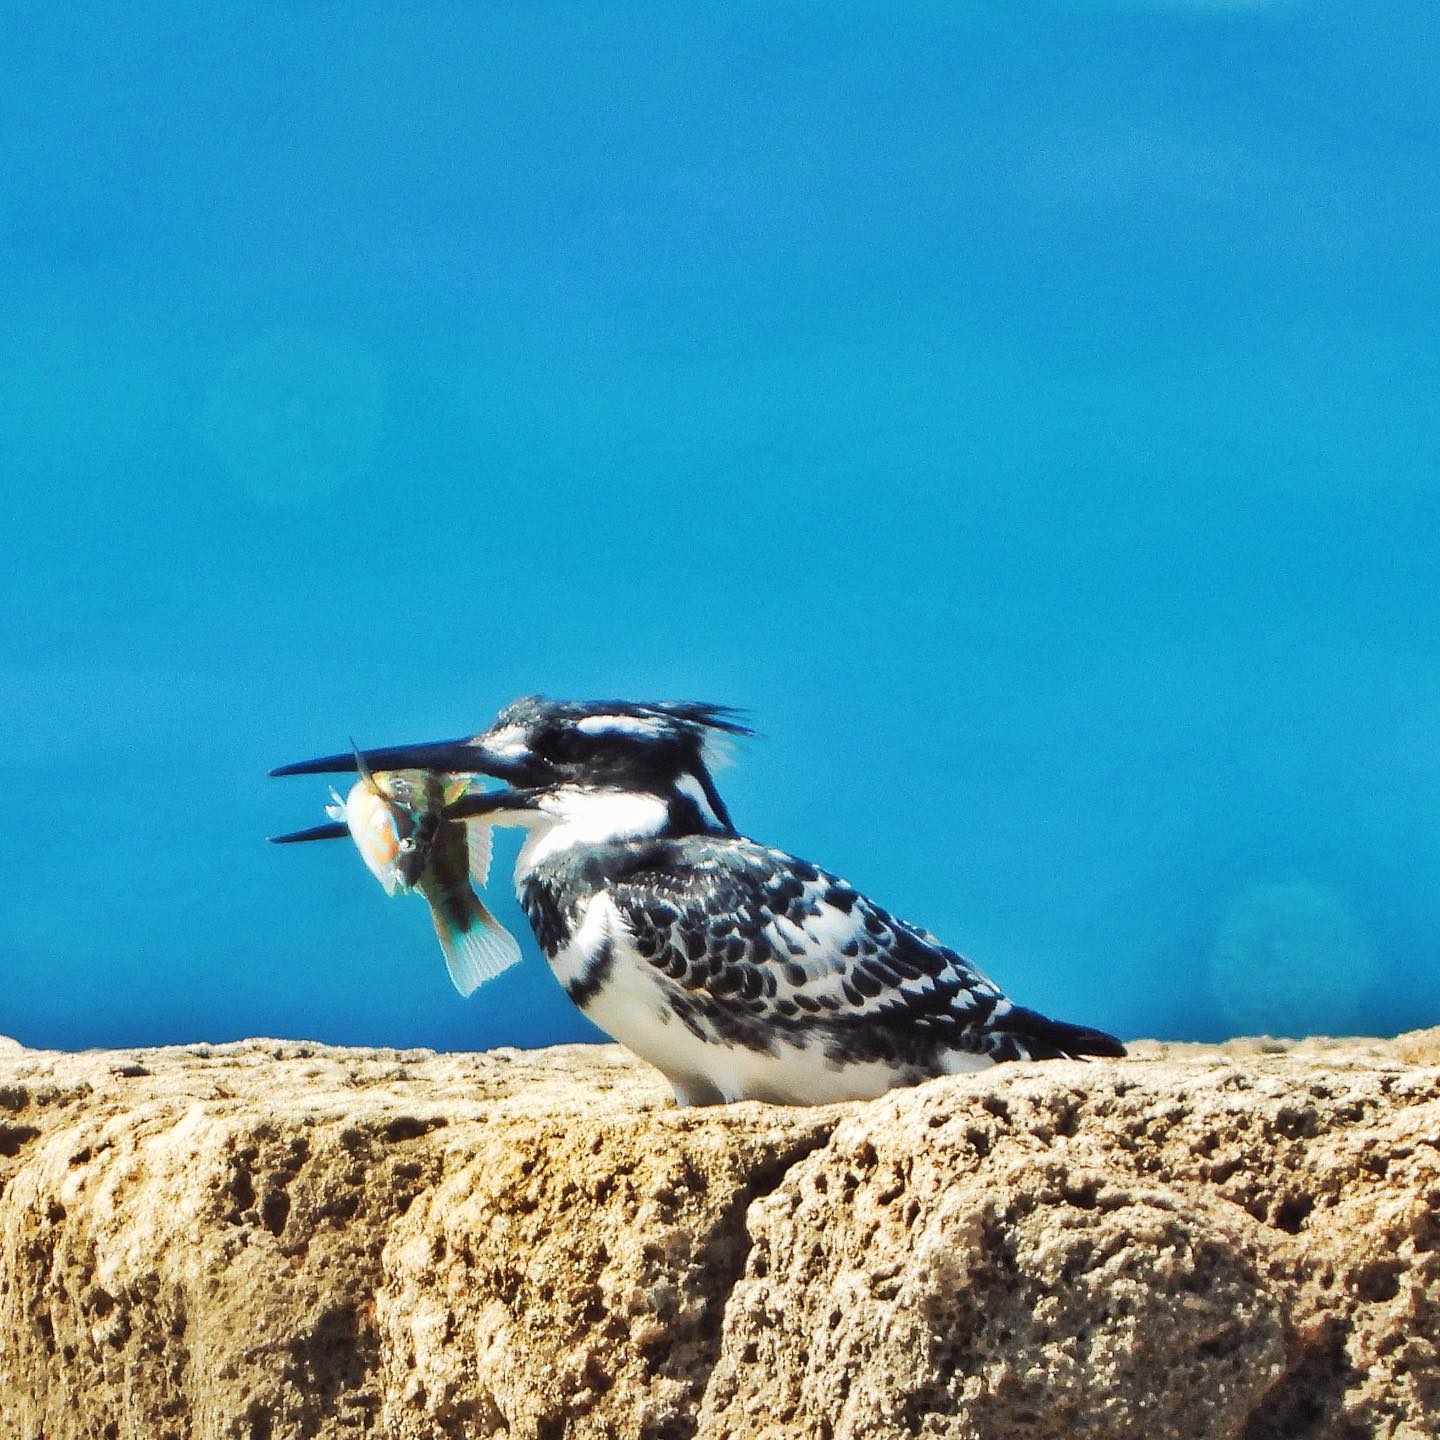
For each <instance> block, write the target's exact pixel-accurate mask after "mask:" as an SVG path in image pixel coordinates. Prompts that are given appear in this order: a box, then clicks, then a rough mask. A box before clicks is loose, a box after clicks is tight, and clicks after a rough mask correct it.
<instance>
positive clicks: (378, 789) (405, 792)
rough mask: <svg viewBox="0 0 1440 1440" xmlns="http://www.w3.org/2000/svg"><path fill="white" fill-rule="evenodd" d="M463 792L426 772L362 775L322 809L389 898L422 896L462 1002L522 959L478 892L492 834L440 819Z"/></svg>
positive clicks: (458, 784)
mask: <svg viewBox="0 0 1440 1440" xmlns="http://www.w3.org/2000/svg"><path fill="white" fill-rule="evenodd" d="M467 785H468V782H467V781H464V780H453V779H448V778H446V777H443V776H440V775H436V774H434V773H432V772H431V771H428V770H390V771H377V772H376V773H374V774H370V773H368V772H366V771H364V770H362V772H361V776H360V779H359V780H357V781H356V782H355V784H354V786H352V787H351V790H350V793H349V794H348V795H347V796H346V797H345V798H344V799H343V800H342V799H341V798H340V797H339V796H338V795H336V796H335V803H334V804H333V805H330V806H328V807H327V813H328V814H329V815H330V817H331V818H332V819H334V820H340V821H343V822H344V823H345V825H346V826H347V827H348V829H349V831H350V836H351V838H352V839H353V840H354V842H355V846H356V848H357V849H358V850H359V851H360V856H361V859H363V860H364V862H365V864H366V867H367V868H368V869H369V871H370V873H371V874H372V875H374V876H375V878H376V879H377V880H378V881H379V882H380V884H381V885H382V886H383V887H384V890H385V893H386V894H387V895H395V894H403V893H406V892H409V891H418V892H419V893H420V894H421V895H423V896H424V897H425V899H426V901H427V902H428V903H429V906H430V918H431V919H432V920H433V921H434V922H435V934H436V935H437V936H438V937H439V940H440V948H441V950H442V951H443V952H444V954H445V966H446V968H447V969H448V970H449V972H450V979H451V980H452V981H453V982H454V985H455V988H456V989H457V990H458V991H459V992H460V993H461V994H462V995H469V994H471V993H472V992H473V991H474V990H475V989H476V988H477V987H478V986H480V985H482V984H483V983H484V982H485V981H486V980H491V979H494V977H495V976H496V975H499V974H500V973H501V972H502V971H505V970H508V969H509V968H510V967H511V966H512V965H514V964H515V963H516V962H517V961H518V960H519V959H520V947H519V946H518V945H517V944H516V943H515V937H514V936H513V935H511V934H510V932H509V931H508V930H506V929H505V927H504V926H503V925H501V923H500V922H499V921H498V920H497V919H496V918H495V917H494V915H492V914H491V913H490V911H489V910H488V909H487V908H486V907H485V905H484V903H483V902H482V901H481V899H480V897H479V896H478V895H477V894H476V893H475V892H476V890H477V889H484V887H485V881H486V879H487V878H488V875H489V871H490V827H489V826H488V825H483V824H481V823H479V822H478V821H460V820H450V819H447V818H446V816H445V807H446V805H448V804H451V803H453V802H454V801H455V800H458V799H459V798H460V796H461V795H462V794H464V793H465V790H466V788H467Z"/></svg>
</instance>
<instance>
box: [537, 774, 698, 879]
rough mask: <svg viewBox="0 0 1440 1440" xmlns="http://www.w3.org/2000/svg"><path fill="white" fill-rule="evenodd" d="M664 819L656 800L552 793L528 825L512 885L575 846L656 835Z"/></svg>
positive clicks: (630, 793) (624, 794)
mask: <svg viewBox="0 0 1440 1440" xmlns="http://www.w3.org/2000/svg"><path fill="white" fill-rule="evenodd" d="M669 818H670V807H669V806H668V805H667V804H666V803H665V801H664V800H662V799H661V798H660V796H658V795H646V794H644V793H642V792H640V791H637V790H590V789H584V788H582V787H580V786H564V787H562V788H561V789H558V790H552V791H550V792H549V793H548V794H546V795H545V796H543V797H542V798H541V800H540V809H539V811H538V812H536V813H534V815H533V817H532V818H531V820H530V824H529V830H530V833H529V834H528V835H527V836H526V837H525V843H524V845H522V846H521V847H520V857H519V859H518V860H517V861H516V862H515V879H516V882H517V883H519V882H520V881H521V879H522V877H523V876H525V875H526V874H528V873H529V872H530V871H531V870H533V869H534V868H535V867H536V866H537V865H539V864H541V863H543V862H544V861H545V860H548V859H550V858H551V857H552V856H555V855H559V854H561V853H562V852H563V851H566V850H570V849H573V848H574V847H576V846H579V845H585V846H589V845H605V844H608V843H610V842H611V841H615V840H640V839H643V838H644V837H645V836H647V835H658V834H659V833H660V832H661V831H662V830H663V829H664V828H665V825H666V822H667V821H668V820H669Z"/></svg>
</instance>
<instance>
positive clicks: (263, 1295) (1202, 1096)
mask: <svg viewBox="0 0 1440 1440" xmlns="http://www.w3.org/2000/svg"><path fill="white" fill-rule="evenodd" d="M1437 1347H1440V1031H1429V1032H1423V1033H1421V1034H1417V1035H1411V1036H1405V1037H1401V1039H1399V1040H1397V1041H1390V1042H1382V1041H1346V1042H1309V1043H1306V1044H1302V1045H1296V1046H1287V1045H1284V1044H1280V1043H1275V1042H1264V1041H1253V1042H1236V1043H1234V1044H1232V1045H1229V1046H1225V1047H1218V1048H1206V1047H1195V1046H1162V1045H1154V1044H1150V1045H1142V1046H1139V1047H1137V1054H1136V1055H1135V1057H1134V1058H1133V1059H1131V1060H1128V1061H1125V1062H1123V1063H1117V1064H1110V1063H1104V1064H1099V1063H1097V1064H1089V1065H1085V1064H1070V1063H1065V1064H1059V1063H1055V1064H1044V1065H1035V1066H1020V1065H1014V1066H1005V1067H1002V1068H1001V1069H998V1070H996V1071H994V1072H992V1073H990V1074H987V1075H982V1076H971V1077H959V1078H955V1079H949V1080H940V1081H935V1082H932V1083H930V1084H928V1085H924V1086H920V1087H918V1088H917V1089H914V1090H909V1091H902V1092H896V1093H894V1094H892V1095H890V1096H887V1097H885V1098H883V1099H881V1100H878V1101H874V1102H872V1103H869V1104H860V1105H844V1106H834V1107H830V1108H827V1109H821V1110H793V1109H783V1108H774V1107H767V1106H764V1105H755V1104H747V1105H737V1106H731V1107H728V1108H721V1109H714V1110H704V1111H695V1110H689V1111H678V1110H675V1109H674V1108H673V1107H672V1106H671V1104H670V1102H669V1100H668V1098H667V1094H666V1091H665V1089H664V1088H663V1087H662V1086H661V1085H660V1084H659V1083H657V1081H656V1079H655V1078H654V1077H653V1075H652V1073H651V1072H649V1071H648V1070H647V1069H645V1067H643V1066H640V1065H638V1064H636V1063H634V1062H632V1061H630V1060H628V1059H627V1058H626V1057H625V1056H624V1054H623V1052H621V1051H619V1050H618V1049H615V1048H613V1047H566V1048H562V1049H556V1050H549V1051H539V1052H530V1053H522V1052H516V1051H496V1052H491V1053H489V1054H483V1055H442V1056H437V1055H433V1054H430V1053H428V1052H399V1051H377V1050H334V1049H327V1048H323V1047H320V1046H314V1045H301V1044H294V1043H290V1042H269V1041H253V1042H247V1043H244V1044H238V1045H222V1046H213V1047H206V1046H197V1047H193V1048H175V1049H165V1050H145V1051H126V1052H92V1053H87V1054H80V1055H68V1054H52V1053H48V1052H37V1051H29V1050H24V1049H22V1048H20V1047H19V1046H16V1045H14V1044H13V1043H11V1042H0V1440H10V1437H15V1440H72V1437H76V1440H78V1437H86V1440H167V1437H174V1440H181V1437H185V1440H219V1437H235V1440H289V1437H302V1436H307V1437H308V1436H314V1437H326V1440H328V1437H350V1436H362V1435H373V1436H381V1437H391V1436H393V1437H404V1440H410V1437H414V1440H420V1437H425V1440H431V1437H456V1440H459V1437H470V1436H489V1435H495V1436H511V1437H517V1440H519V1437H526V1440H559V1437H562V1436H575V1437H617V1440H618V1437H626V1436H635V1437H646V1440H689V1437H711V1436H713V1437H720V1436H746V1437H749V1436H753V1437H757V1440H792V1437H793V1440H800V1437H807V1440H808V1437H828V1440H851V1437H854V1440H859V1437H862V1436H863V1437H882V1440H889V1437H895V1440H899V1437H902V1436H905V1437H908V1436H947V1437H950V1436H953V1437H957V1440H960V1437H964V1440H1042V1437H1044V1440H1050V1437H1055V1440H1059V1437H1065V1440H1101V1437H1106V1440H1110V1437H1117V1440H1118V1437H1136V1440H1139V1437H1145V1440H1155V1437H1195V1440H1200V1437H1206V1440H1220V1437H1233V1440H1281V1437H1316V1440H1331V1437H1333V1440H1359V1437H1372V1436H1373V1437H1388V1440H1433V1437H1435V1436H1436V1435H1440V1350H1437Z"/></svg>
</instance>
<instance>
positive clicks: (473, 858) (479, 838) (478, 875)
mask: <svg viewBox="0 0 1440 1440" xmlns="http://www.w3.org/2000/svg"><path fill="white" fill-rule="evenodd" d="M493 829H494V827H493V826H490V825H487V824H485V822H484V821H483V820H467V821H466V822H465V848H466V849H467V850H468V851H469V854H470V882H471V884H473V885H474V886H475V888H476V889H477V890H483V889H484V888H485V883H486V881H488V880H489V879H490V841H491V836H492V834H493Z"/></svg>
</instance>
